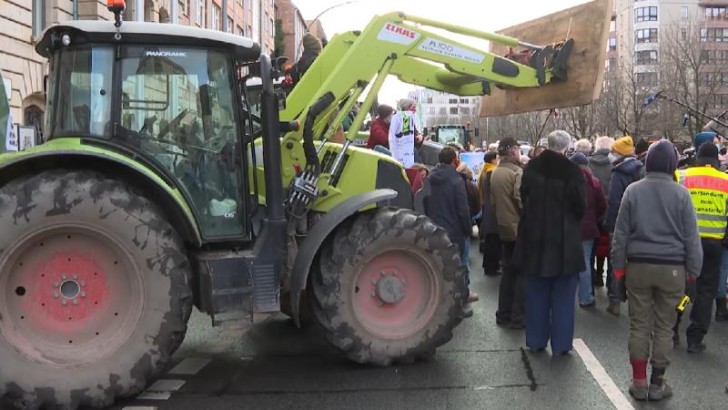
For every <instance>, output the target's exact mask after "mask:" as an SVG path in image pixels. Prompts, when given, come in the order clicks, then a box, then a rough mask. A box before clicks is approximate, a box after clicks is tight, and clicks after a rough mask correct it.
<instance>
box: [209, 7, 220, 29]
mask: <svg viewBox="0 0 728 410" xmlns="http://www.w3.org/2000/svg"><path fill="white" fill-rule="evenodd" d="M220 13H221V10H220V7H219V6H216V5H214V4H213V5H212V27H210V28H211V29H213V30H220V29H221V27H220Z"/></svg>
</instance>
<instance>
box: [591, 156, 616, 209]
mask: <svg viewBox="0 0 728 410" xmlns="http://www.w3.org/2000/svg"><path fill="white" fill-rule="evenodd" d="M589 169H590V170H591V172H592V174H594V176H595V177H597V179H598V180H599V183H600V184H602V191H603V192H604V197H605V198H608V197H609V180H610V179H611V178H612V164H611V162H610V161H609V150H608V149H600V150H598V151H597V152H595V153H594V155H592V156H591V157H589Z"/></svg>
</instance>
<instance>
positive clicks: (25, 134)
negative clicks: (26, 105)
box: [18, 126, 35, 151]
mask: <svg viewBox="0 0 728 410" xmlns="http://www.w3.org/2000/svg"><path fill="white" fill-rule="evenodd" d="M18 142H19V144H18V149H19V150H20V151H22V150H24V149H28V148H30V147H35V127H27V126H26V127H24V126H18Z"/></svg>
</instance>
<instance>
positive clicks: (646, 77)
mask: <svg viewBox="0 0 728 410" xmlns="http://www.w3.org/2000/svg"><path fill="white" fill-rule="evenodd" d="M635 80H636V81H637V85H638V86H640V87H649V86H653V85H657V73H637V74H636V77H635Z"/></svg>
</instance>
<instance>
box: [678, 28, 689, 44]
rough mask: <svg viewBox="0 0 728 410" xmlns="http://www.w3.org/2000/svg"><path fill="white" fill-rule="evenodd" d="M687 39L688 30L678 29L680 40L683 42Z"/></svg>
mask: <svg viewBox="0 0 728 410" xmlns="http://www.w3.org/2000/svg"><path fill="white" fill-rule="evenodd" d="M687 39H688V29H686V28H681V29H680V40H682V41H685V40H687Z"/></svg>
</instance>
